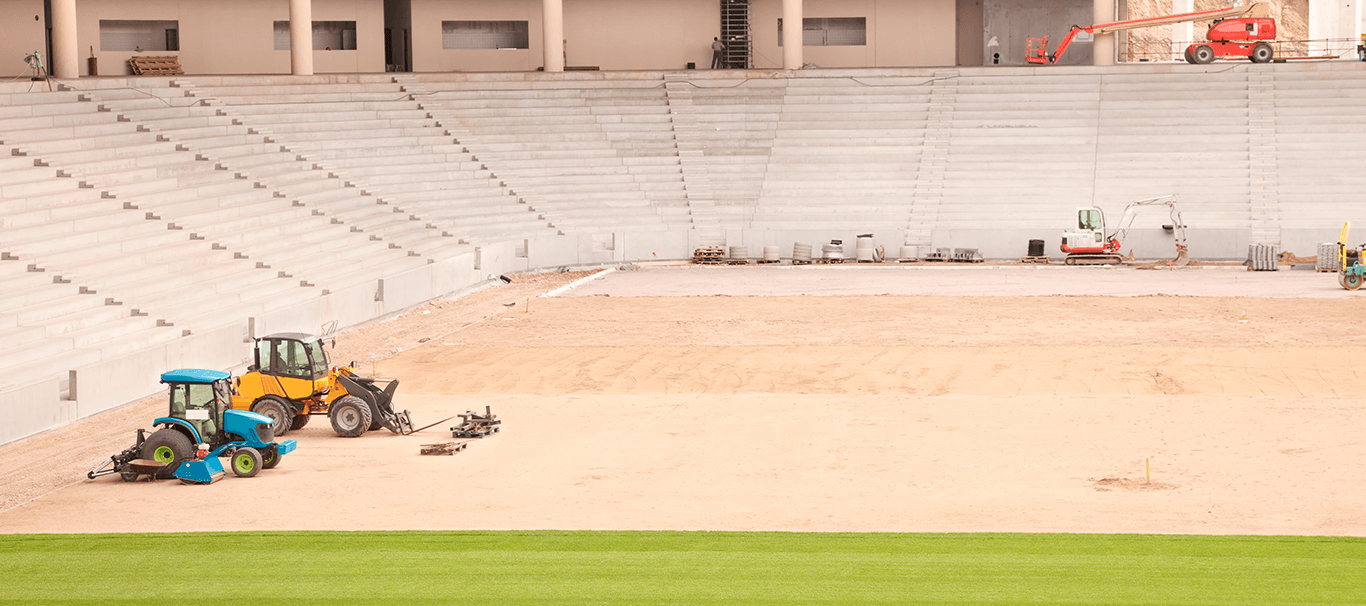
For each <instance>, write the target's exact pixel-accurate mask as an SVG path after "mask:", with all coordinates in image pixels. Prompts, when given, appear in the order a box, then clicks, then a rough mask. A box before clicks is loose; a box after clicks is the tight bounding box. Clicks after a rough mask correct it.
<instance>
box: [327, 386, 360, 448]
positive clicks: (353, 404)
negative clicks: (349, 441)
mask: <svg viewBox="0 0 1366 606" xmlns="http://www.w3.org/2000/svg"><path fill="white" fill-rule="evenodd" d="M327 416H328V418H330V419H331V420H332V431H335V432H337V435H339V436H341V437H343V438H354V437H357V436H360V435H361V434H364V433H365V432H366V431H368V430H369V429H370V405H369V404H366V403H365V401H364V400H361V399H360V398H357V397H356V396H346V397H344V398H342V399H340V400H337V401H336V402H333V403H332V409H331V411H330V412H328V414H327Z"/></svg>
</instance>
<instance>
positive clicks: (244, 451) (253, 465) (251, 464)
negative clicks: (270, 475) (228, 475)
mask: <svg viewBox="0 0 1366 606" xmlns="http://www.w3.org/2000/svg"><path fill="white" fill-rule="evenodd" d="M262 464H263V463H262V462H261V453H260V451H258V450H256V449H255V448H251V447H250V446H248V447H244V448H238V449H237V450H234V451H232V472H233V473H235V474H237V477H239V478H250V477H252V476H254V475H256V474H258V473H260V472H261V466H262Z"/></svg>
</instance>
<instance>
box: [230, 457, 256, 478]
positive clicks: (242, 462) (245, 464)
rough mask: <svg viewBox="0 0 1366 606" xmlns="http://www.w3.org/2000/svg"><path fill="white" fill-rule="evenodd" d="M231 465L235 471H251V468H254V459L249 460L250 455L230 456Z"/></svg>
mask: <svg viewBox="0 0 1366 606" xmlns="http://www.w3.org/2000/svg"><path fill="white" fill-rule="evenodd" d="M232 467H233V469H234V470H235V471H240V472H242V473H251V470H253V469H255V468H256V461H253V460H251V456H250V455H247V454H239V455H237V456H234V457H233V458H232Z"/></svg>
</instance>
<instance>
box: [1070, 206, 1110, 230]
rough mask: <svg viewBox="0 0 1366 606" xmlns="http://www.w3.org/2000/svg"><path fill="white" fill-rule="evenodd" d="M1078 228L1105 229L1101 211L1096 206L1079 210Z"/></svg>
mask: <svg viewBox="0 0 1366 606" xmlns="http://www.w3.org/2000/svg"><path fill="white" fill-rule="evenodd" d="M1077 228H1078V229H1089V230H1098V229H1105V221H1104V220H1103V219H1101V217H1100V211H1099V210H1096V209H1094V208H1088V209H1086V210H1082V211H1078V212H1077Z"/></svg>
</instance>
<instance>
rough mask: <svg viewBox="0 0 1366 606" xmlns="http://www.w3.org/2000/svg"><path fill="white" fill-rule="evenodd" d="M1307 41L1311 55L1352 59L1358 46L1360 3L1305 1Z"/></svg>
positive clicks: (1358, 1) (1335, 0) (1345, 0)
mask: <svg viewBox="0 0 1366 606" xmlns="http://www.w3.org/2000/svg"><path fill="white" fill-rule="evenodd" d="M1309 39H1310V40H1311V42H1310V43H1309V54H1311V55H1324V54H1330V55H1340V56H1342V57H1346V58H1355V57H1356V45H1357V44H1360V43H1361V42H1360V40H1361V2H1360V0H1309ZM1314 40H1317V42H1313V41H1314Z"/></svg>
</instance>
